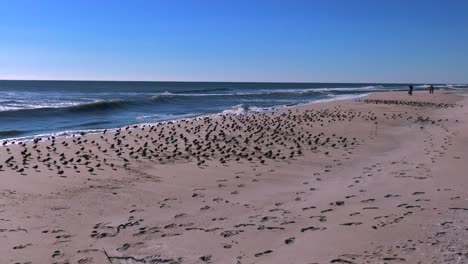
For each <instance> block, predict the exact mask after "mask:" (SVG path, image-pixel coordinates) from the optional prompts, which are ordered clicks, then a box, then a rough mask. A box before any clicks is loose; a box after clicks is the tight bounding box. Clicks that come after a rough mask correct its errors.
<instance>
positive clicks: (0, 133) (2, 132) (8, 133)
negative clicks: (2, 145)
mask: <svg viewBox="0 0 468 264" xmlns="http://www.w3.org/2000/svg"><path fill="white" fill-rule="evenodd" d="M24 133H26V131H23V130H0V136H2V137H12V136H18V135H21V134H24Z"/></svg>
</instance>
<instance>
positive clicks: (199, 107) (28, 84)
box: [0, 81, 450, 139]
mask: <svg viewBox="0 0 468 264" xmlns="http://www.w3.org/2000/svg"><path fill="white" fill-rule="evenodd" d="M419 85H420V86H417V87H416V88H418V87H419V88H423V86H421V84H419ZM443 87H444V88H450V87H448V86H443ZM406 89H407V84H373V83H367V84H357V83H204V82H92V81H90V82H83V81H0V139H4V138H16V137H25V136H35V135H42V134H52V133H58V134H67V133H71V132H73V131H81V130H98V129H104V128H115V127H121V126H125V125H129V124H135V123H152V122H158V121H165V120H173V119H179V118H187V117H194V116H198V115H205V114H214V113H223V112H224V113H243V112H247V111H267V110H269V109H271V108H272V107H277V106H291V105H296V104H303V103H310V102H317V101H323V100H340V99H346V98H353V97H357V96H361V95H364V94H366V93H369V92H378V91H389V90H406Z"/></svg>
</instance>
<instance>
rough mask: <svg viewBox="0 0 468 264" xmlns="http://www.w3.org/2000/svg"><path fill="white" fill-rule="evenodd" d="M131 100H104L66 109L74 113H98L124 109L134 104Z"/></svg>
mask: <svg viewBox="0 0 468 264" xmlns="http://www.w3.org/2000/svg"><path fill="white" fill-rule="evenodd" d="M134 103H135V102H134V101H131V100H104V101H96V102H93V103H86V104H79V105H75V106H71V107H66V108H67V109H68V110H70V111H72V112H76V111H96V110H112V109H116V108H124V107H126V106H129V105H132V104H134Z"/></svg>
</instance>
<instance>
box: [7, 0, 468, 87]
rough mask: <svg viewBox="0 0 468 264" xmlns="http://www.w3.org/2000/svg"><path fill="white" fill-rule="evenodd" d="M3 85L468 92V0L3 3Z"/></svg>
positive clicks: (13, 0)
mask: <svg viewBox="0 0 468 264" xmlns="http://www.w3.org/2000/svg"><path fill="white" fill-rule="evenodd" d="M0 79H73V80H155V81H272V82H274V81H283V82H290V81H291V82H425V83H429V82H440V83H468V1H467V0H440V1H436V0H422V1H419V0H367V1H366V0H341V1H339V0H323V1H322V0H304V1H295V0H282V1H276V0H267V1H262V0H258V1H255V0H249V1H244V0H233V1H231V0H215V1H211V0H192V1H191V0H186V1H177V0H165V1H159V0H148V1H140V0H128V1H119V0H90V1H85V0H30V1H23V0H11V1H6V0H0Z"/></svg>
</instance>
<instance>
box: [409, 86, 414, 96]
mask: <svg viewBox="0 0 468 264" xmlns="http://www.w3.org/2000/svg"><path fill="white" fill-rule="evenodd" d="M408 94H409V95H413V85H410V86H409V91H408Z"/></svg>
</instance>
